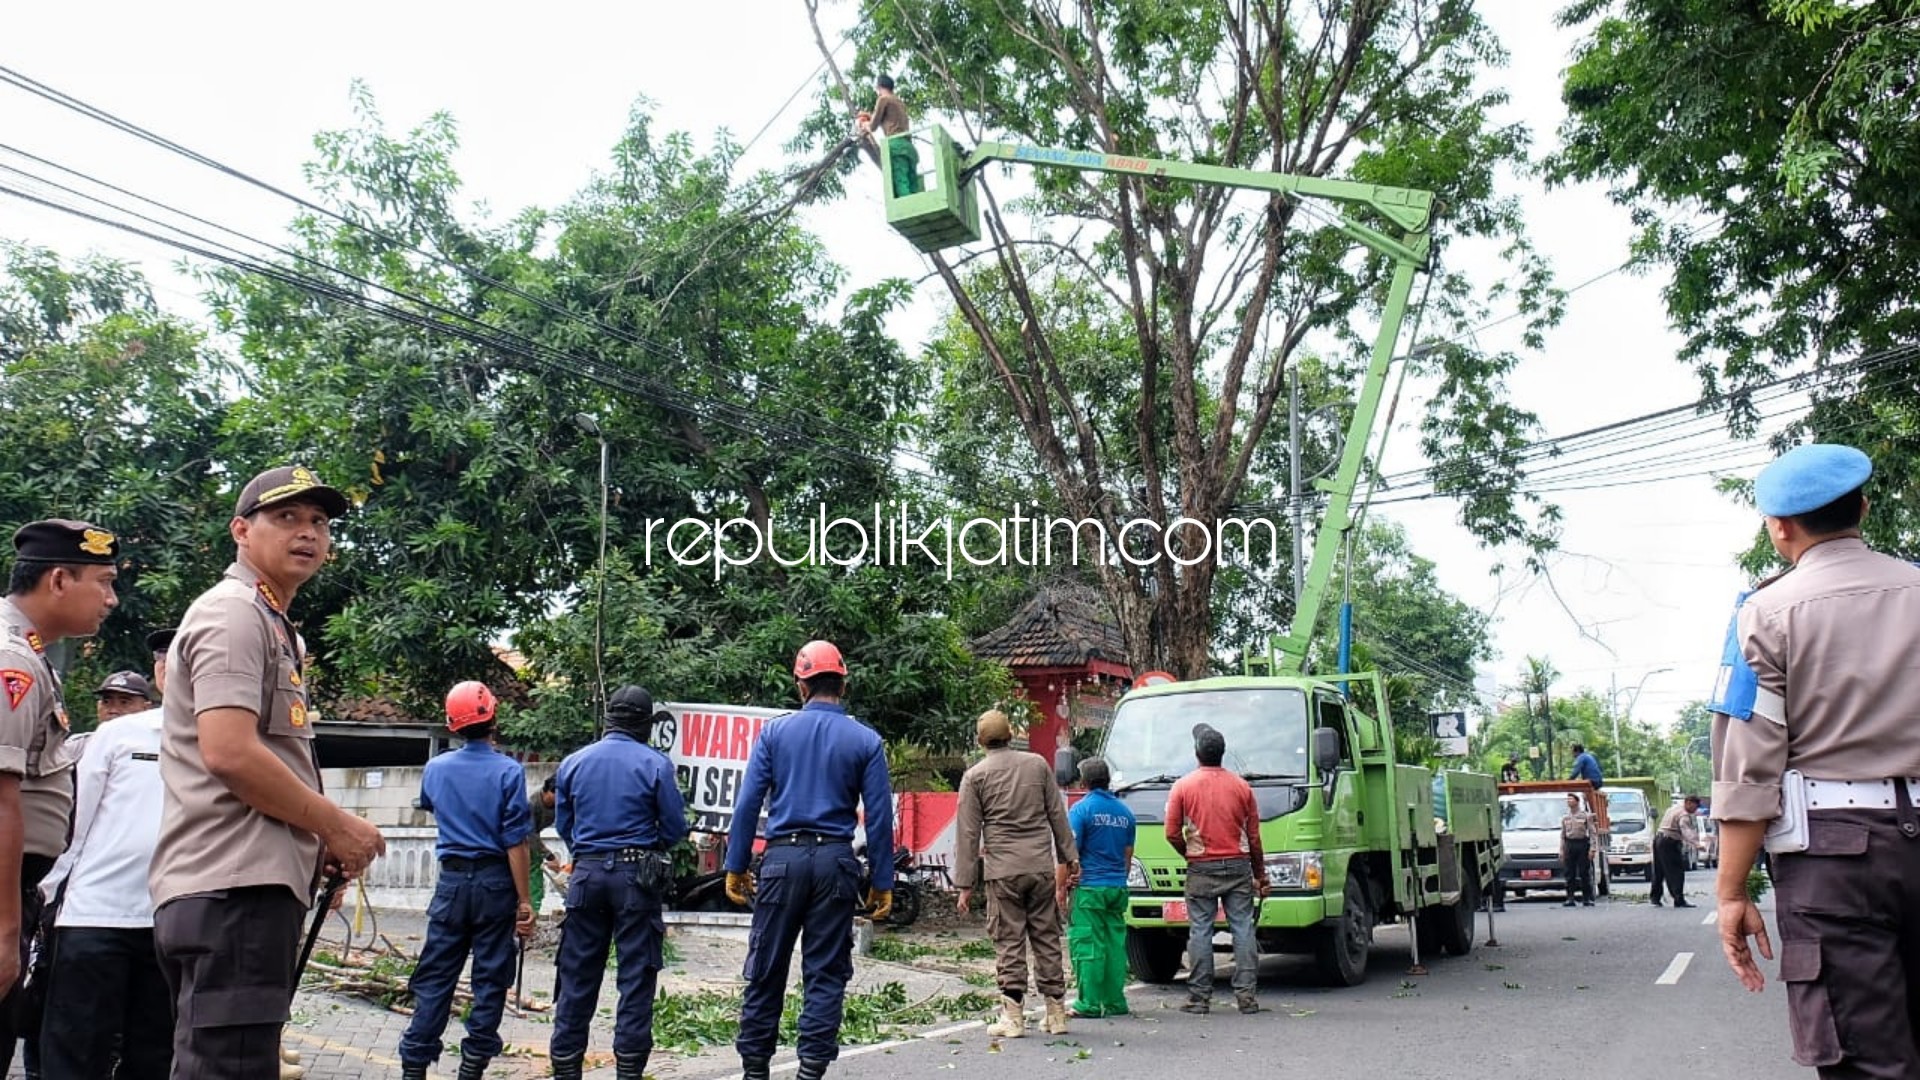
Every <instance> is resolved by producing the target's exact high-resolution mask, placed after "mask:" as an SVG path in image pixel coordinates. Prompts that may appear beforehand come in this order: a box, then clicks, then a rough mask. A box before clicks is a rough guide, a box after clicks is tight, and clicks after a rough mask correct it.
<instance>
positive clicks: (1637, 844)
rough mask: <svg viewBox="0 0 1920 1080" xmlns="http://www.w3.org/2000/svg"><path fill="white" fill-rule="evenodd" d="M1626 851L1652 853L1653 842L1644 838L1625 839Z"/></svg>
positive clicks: (1631, 837)
mask: <svg viewBox="0 0 1920 1080" xmlns="http://www.w3.org/2000/svg"><path fill="white" fill-rule="evenodd" d="M1627 850H1628V851H1633V852H1641V851H1652V850H1653V841H1651V840H1649V839H1647V838H1646V837H1644V836H1629V837H1627Z"/></svg>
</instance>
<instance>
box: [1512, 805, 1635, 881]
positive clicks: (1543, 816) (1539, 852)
mask: <svg viewBox="0 0 1920 1080" xmlns="http://www.w3.org/2000/svg"><path fill="white" fill-rule="evenodd" d="M1569 794H1571V795H1574V796H1576V797H1578V798H1579V800H1580V807H1581V809H1582V810H1584V811H1586V812H1587V813H1590V814H1593V815H1594V817H1595V818H1596V819H1598V824H1599V827H1600V842H1599V843H1596V844H1594V845H1593V848H1592V858H1593V860H1594V867H1593V883H1594V889H1595V891H1597V892H1598V893H1599V894H1600V895H1602V896H1605V895H1607V894H1608V893H1609V892H1611V891H1612V885H1611V881H1610V878H1609V875H1608V873H1607V871H1606V862H1607V860H1606V856H1605V854H1604V849H1605V847H1606V842H1607V836H1608V834H1609V831H1610V828H1611V822H1610V819H1609V816H1608V815H1609V812H1610V810H1611V806H1610V804H1609V802H1608V801H1607V800H1605V799H1601V798H1596V797H1595V795H1594V791H1593V786H1592V785H1591V784H1588V783H1587V782H1586V781H1584V780H1566V781H1540V782H1522V783H1512V784H1501V785H1500V833H1501V842H1502V846H1503V848H1504V850H1505V855H1506V857H1505V859H1504V860H1503V861H1502V862H1501V864H1500V888H1501V890H1502V891H1503V892H1504V893H1509V894H1512V895H1513V896H1516V897H1524V896H1525V895H1527V893H1528V892H1531V891H1534V890H1542V891H1550V892H1560V893H1564V892H1566V891H1567V886H1568V876H1567V867H1566V865H1565V863H1564V862H1562V860H1561V858H1560V819H1561V818H1563V817H1565V816H1566V813H1567V796H1568V795H1569Z"/></svg>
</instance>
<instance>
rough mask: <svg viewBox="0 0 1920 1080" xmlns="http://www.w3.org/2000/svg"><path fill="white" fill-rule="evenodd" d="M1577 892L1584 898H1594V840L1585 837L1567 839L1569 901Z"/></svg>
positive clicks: (1569, 901) (1570, 901)
mask: <svg viewBox="0 0 1920 1080" xmlns="http://www.w3.org/2000/svg"><path fill="white" fill-rule="evenodd" d="M1576 892H1577V893H1579V894H1580V899H1582V900H1592V899H1593V841H1592V840H1587V839H1584V838H1583V839H1580V840H1568V841H1567V902H1568V903H1572V902H1573V898H1574V895H1573V894H1574V893H1576Z"/></svg>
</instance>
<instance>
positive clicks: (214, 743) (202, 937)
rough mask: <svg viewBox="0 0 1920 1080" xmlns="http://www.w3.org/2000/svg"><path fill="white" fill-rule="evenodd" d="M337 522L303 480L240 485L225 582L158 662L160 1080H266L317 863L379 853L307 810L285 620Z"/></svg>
mask: <svg viewBox="0 0 1920 1080" xmlns="http://www.w3.org/2000/svg"><path fill="white" fill-rule="evenodd" d="M346 509H347V500H346V497H345V496H343V495H341V494H340V493H339V492H338V491H335V490H334V489H333V488H330V487H327V486H326V485H324V484H322V483H321V482H320V480H319V478H318V477H316V476H314V474H313V473H312V471H310V470H308V469H307V468H305V467H303V466H292V467H284V468H279V469H271V470H268V471H267V472H264V473H261V474H260V475H259V476H256V477H254V478H253V480H252V481H251V482H249V483H248V484H247V486H246V487H245V488H243V489H242V490H241V492H240V498H239V502H238V503H237V505H236V506H235V509H234V516H233V520H232V522H231V523H230V524H229V526H228V529H229V532H230V533H231V534H232V536H233V541H234V546H235V548H236V549H237V552H236V556H235V559H234V562H233V565H232V566H229V567H228V568H227V572H226V576H225V577H224V578H222V579H221V580H220V582H219V583H218V584H216V585H214V586H213V587H212V588H211V589H208V590H207V591H206V592H204V593H202V594H201V595H200V597H199V599H197V600H195V601H194V602H193V605H192V606H191V607H189V608H188V609H187V613H186V616H185V617H184V618H183V619H181V621H180V627H179V629H178V631H177V633H176V634H175V637H174V641H173V648H172V652H171V653H170V654H169V656H168V658H167V666H168V675H169V680H168V682H169V685H168V691H169V692H168V694H167V696H166V702H165V706H164V708H165V710H166V712H165V720H164V726H163V732H164V742H163V747H162V751H161V758H160V776H161V780H162V782H163V783H164V784H165V786H166V809H165V812H164V816H163V818H162V824H161V828H160V840H159V844H158V846H157V848H156V850H155V852H154V856H153V866H152V868H151V870H150V871H149V874H148V884H149V886H150V887H151V889H152V893H153V902H154V918H153V924H154V925H153V929H154V945H155V948H156V950H157V951H158V952H159V954H160V963H161V967H162V968H163V970H164V973H165V975H166V979H167V987H168V989H169V990H170V991H171V992H172V994H173V1001H174V1036H173V1047H174V1052H173V1069H174V1073H173V1074H174V1075H175V1076H191V1077H195V1078H228V1077H231V1078H233V1080H258V1078H260V1077H270V1076H275V1075H277V1074H278V1071H279V1064H280V1060H279V1041H280V1026H281V1025H282V1024H283V1023H285V1022H286V1020H287V1018H288V1008H289V1006H290V1005H291V1004H292V1001H293V991H294V980H295V972H294V965H295V963H296V962H297V960H296V957H297V952H296V950H297V949H298V944H299V937H300V929H301V922H302V920H303V916H304V915H305V913H306V910H307V907H308V906H309V905H310V904H311V902H312V897H313V894H314V888H315V885H316V883H317V881H318V878H319V874H320V871H321V867H322V863H323V856H324V859H325V862H326V863H328V864H331V865H332V866H334V867H336V868H337V869H338V870H339V871H340V872H341V873H343V874H346V875H353V874H357V873H359V872H360V870H361V869H362V868H364V867H365V866H366V865H367V863H369V862H371V861H372V860H373V859H374V858H375V857H376V856H378V855H380V854H381V853H383V852H384V851H385V850H386V843H385V841H383V840H382V839H381V837H380V831H379V830H378V829H377V828H375V827H374V826H373V825H372V824H370V823H369V822H367V821H365V820H364V819H361V818H359V817H356V816H354V815H352V814H350V813H348V812H346V811H345V810H342V809H341V808H340V807H338V806H336V805H335V804H334V803H333V802H332V801H330V800H329V799H327V798H326V797H325V796H324V795H322V794H321V793H320V770H319V764H318V762H317V761H316V760H315V758H314V754H313V727H312V724H311V722H310V714H309V711H308V705H307V690H306V685H305V682H304V680H303V678H302V674H301V665H302V661H303V659H304V652H305V650H304V646H303V643H302V642H301V639H300V635H299V632H298V631H297V630H295V629H294V626H293V623H292V622H291V621H289V619H288V617H287V609H288V606H289V605H290V604H291V603H292V602H293V598H294V595H295V593H296V592H298V590H299V589H300V587H301V586H302V585H304V584H306V583H307V581H309V580H310V579H311V578H312V577H313V576H314V575H315V574H317V573H319V572H320V568H321V567H322V566H324V565H326V561H327V554H328V551H329V550H330V548H331V546H332V526H331V519H332V518H335V517H338V516H339V515H341V514H342V513H345V512H346Z"/></svg>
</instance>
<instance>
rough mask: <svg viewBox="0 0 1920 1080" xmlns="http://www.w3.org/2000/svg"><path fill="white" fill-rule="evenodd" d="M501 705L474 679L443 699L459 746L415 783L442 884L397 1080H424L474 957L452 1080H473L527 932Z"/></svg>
mask: <svg viewBox="0 0 1920 1080" xmlns="http://www.w3.org/2000/svg"><path fill="white" fill-rule="evenodd" d="M498 709H499V703H498V702H497V701H496V700H495V699H494V696H493V692H492V691H491V690H488V689H487V688H486V686H485V685H484V684H481V683H478V682H472V681H469V682H463V683H460V684H459V685H457V686H455V687H454V688H453V689H452V690H450V691H448V693H447V728H448V729H449V730H450V731H452V732H453V733H454V734H455V735H458V736H459V737H460V738H462V739H464V740H466V742H465V745H463V746H461V747H460V749H458V750H455V751H453V752H451V753H446V754H441V755H440V756H438V757H436V758H434V759H433V760H432V761H429V762H427V768H426V771H425V772H424V773H423V774H422V775H421V777H420V808H421V809H422V810H428V811H431V812H432V813H433V818H434V824H435V825H436V826H437V827H438V830H439V835H438V837H436V838H435V841H434V854H435V855H437V856H439V858H440V882H439V884H438V885H437V886H435V887H434V891H433V903H432V905H431V906H430V907H428V908H427V942H426V944H425V945H424V946H423V947H422V948H421V950H420V960H419V962H418V963H417V964H415V965H414V968H413V976H412V978H410V979H408V980H407V989H409V990H411V991H412V992H413V1000H414V1009H413V1022H412V1023H410V1024H408V1025H407V1030H406V1032H405V1034H403V1035H401V1036H400V1076H401V1078H402V1080H426V1075H427V1069H428V1068H430V1067H431V1066H432V1065H433V1063H434V1062H435V1061H438V1060H439V1059H440V1047H441V1043H440V1036H441V1033H442V1032H444V1031H446V1030H447V1018H448V1015H449V1013H450V1012H451V1011H452V1008H453V989H454V987H455V985H457V984H458V983H459V981H460V969H461V968H462V967H464V966H465V965H466V962H467V955H468V954H469V953H471V954H472V955H473V1008H472V1009H471V1010H469V1011H468V1013H467V1037H466V1038H465V1039H463V1040H462V1041H461V1043H460V1080H480V1077H482V1076H484V1075H486V1071H487V1063H488V1062H490V1061H492V1060H493V1059H494V1057H495V1056H497V1055H498V1054H499V1053H500V1050H501V1043H500V1014H501V1012H502V1011H503V1010H504V1009H505V1008H506V1004H507V991H508V990H509V989H510V988H511V987H512V986H513V976H514V963H513V962H514V947H513V939H514V935H515V934H516V933H517V934H519V936H521V937H522V938H524V937H526V936H527V935H529V934H531V933H533V903H532V900H531V898H530V897H529V896H528V894H527V888H528V886H527V867H528V865H529V856H528V854H527V838H528V835H529V834H530V833H531V832H532V831H533V809H532V807H530V806H529V805H528V804H527V774H526V770H524V769H522V768H521V767H520V763H519V762H517V761H515V760H513V759H512V758H510V757H507V756H506V755H505V754H502V753H500V752H499V751H497V750H495V749H494V748H493V743H492V739H493V723H494V716H495V714H496V713H497V711H498Z"/></svg>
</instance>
